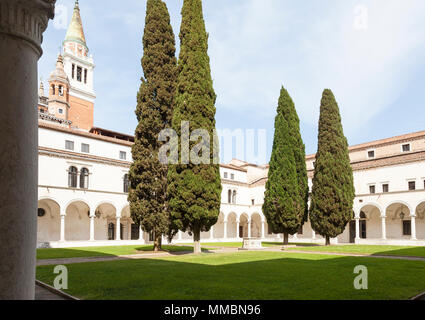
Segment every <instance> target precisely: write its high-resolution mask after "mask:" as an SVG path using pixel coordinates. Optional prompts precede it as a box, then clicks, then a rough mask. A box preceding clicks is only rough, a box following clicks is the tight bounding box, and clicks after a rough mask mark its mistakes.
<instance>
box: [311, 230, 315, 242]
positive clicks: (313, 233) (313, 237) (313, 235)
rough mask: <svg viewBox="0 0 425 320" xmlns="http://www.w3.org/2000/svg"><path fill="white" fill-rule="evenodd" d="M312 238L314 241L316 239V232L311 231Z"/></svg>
mask: <svg viewBox="0 0 425 320" xmlns="http://www.w3.org/2000/svg"><path fill="white" fill-rule="evenodd" d="M311 238H312V239H313V240H314V239H316V231H314V230H312V231H311Z"/></svg>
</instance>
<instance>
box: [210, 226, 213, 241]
mask: <svg viewBox="0 0 425 320" xmlns="http://www.w3.org/2000/svg"><path fill="white" fill-rule="evenodd" d="M210 239H211V240H212V239H214V226H212V227H211V230H210Z"/></svg>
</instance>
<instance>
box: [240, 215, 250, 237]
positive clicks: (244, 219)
mask: <svg viewBox="0 0 425 320" xmlns="http://www.w3.org/2000/svg"><path fill="white" fill-rule="evenodd" d="M248 221H249V217H248V215H247V214H246V213H243V214H242V215H241V216H240V218H239V237H240V238H247V237H248Z"/></svg>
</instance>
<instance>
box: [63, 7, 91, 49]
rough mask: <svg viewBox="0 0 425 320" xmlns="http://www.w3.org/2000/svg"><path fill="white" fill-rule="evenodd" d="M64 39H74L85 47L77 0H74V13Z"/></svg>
mask: <svg viewBox="0 0 425 320" xmlns="http://www.w3.org/2000/svg"><path fill="white" fill-rule="evenodd" d="M65 41H75V42H78V43H80V44H82V45H83V46H85V47H86V48H87V44H86V37H85V35H84V30H83V22H82V21H81V15H80V6H79V3H78V0H76V1H75V7H74V13H73V15H72V19H71V23H70V24H69V27H68V31H67V32H66V37H65Z"/></svg>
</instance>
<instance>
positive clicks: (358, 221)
mask: <svg viewBox="0 0 425 320" xmlns="http://www.w3.org/2000/svg"><path fill="white" fill-rule="evenodd" d="M356 240H360V218H356Z"/></svg>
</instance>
